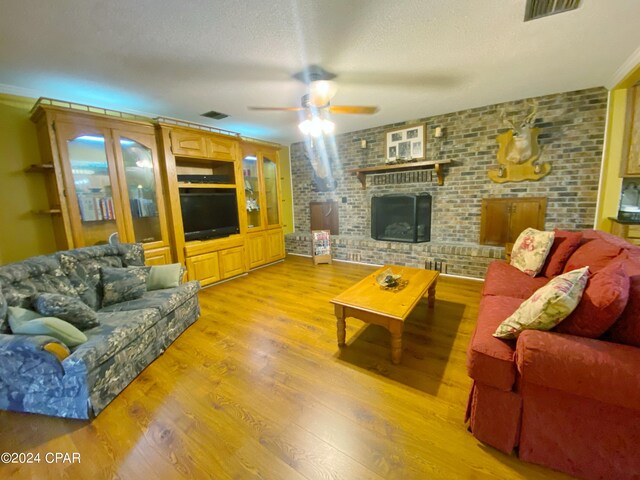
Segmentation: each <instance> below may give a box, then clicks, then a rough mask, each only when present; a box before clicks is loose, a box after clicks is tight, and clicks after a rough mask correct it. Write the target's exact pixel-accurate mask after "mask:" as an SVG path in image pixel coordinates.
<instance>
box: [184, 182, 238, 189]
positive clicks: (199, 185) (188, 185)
mask: <svg viewBox="0 0 640 480" xmlns="http://www.w3.org/2000/svg"><path fill="white" fill-rule="evenodd" d="M178 187H179V188H236V186H235V185H234V184H232V183H189V182H178Z"/></svg>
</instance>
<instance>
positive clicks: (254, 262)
mask: <svg viewBox="0 0 640 480" xmlns="http://www.w3.org/2000/svg"><path fill="white" fill-rule="evenodd" d="M247 251H248V254H249V268H256V267H259V266H260V265H264V264H265V263H267V239H266V236H265V235H264V234H263V233H259V234H253V235H247Z"/></svg>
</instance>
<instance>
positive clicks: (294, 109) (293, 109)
mask: <svg viewBox="0 0 640 480" xmlns="http://www.w3.org/2000/svg"><path fill="white" fill-rule="evenodd" d="M248 108H249V110H276V111H281V112H302V111H304V110H305V109H304V108H302V107H248Z"/></svg>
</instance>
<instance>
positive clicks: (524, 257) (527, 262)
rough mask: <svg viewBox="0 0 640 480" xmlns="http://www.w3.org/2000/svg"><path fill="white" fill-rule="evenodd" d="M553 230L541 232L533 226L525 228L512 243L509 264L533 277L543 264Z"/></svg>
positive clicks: (549, 246) (550, 243)
mask: <svg viewBox="0 0 640 480" xmlns="http://www.w3.org/2000/svg"><path fill="white" fill-rule="evenodd" d="M554 236H555V234H554V233H553V232H541V231H540V230H536V229H535V228H526V229H525V230H524V231H523V232H522V233H521V234H520V235H519V236H518V238H517V240H516V241H515V242H514V244H513V250H512V251H511V265H513V266H514V267H516V268H517V269H518V270H520V271H521V272H524V273H526V274H527V275H529V276H531V277H535V276H536V275H537V274H538V273H540V270H542V267H543V265H544V262H545V260H546V259H547V255H548V254H549V250H550V249H551V245H553V238H554Z"/></svg>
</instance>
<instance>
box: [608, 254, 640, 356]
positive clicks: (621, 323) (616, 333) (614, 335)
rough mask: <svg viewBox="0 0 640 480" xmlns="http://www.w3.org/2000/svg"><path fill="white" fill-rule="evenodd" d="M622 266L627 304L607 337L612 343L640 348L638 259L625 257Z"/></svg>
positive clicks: (639, 267)
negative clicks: (626, 282) (627, 292)
mask: <svg viewBox="0 0 640 480" xmlns="http://www.w3.org/2000/svg"><path fill="white" fill-rule="evenodd" d="M622 264H623V265H624V269H625V271H626V273H627V275H629V281H630V286H629V302H628V303H627V306H626V307H625V309H624V311H623V312H622V315H620V318H618V320H616V322H615V323H614V324H613V326H612V327H611V329H610V330H609V331H608V332H607V336H608V338H610V339H611V340H613V341H614V342H618V343H624V344H625V345H634V346H636V347H640V259H637V258H630V257H629V256H628V255H625V259H624V260H623V262H622Z"/></svg>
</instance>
